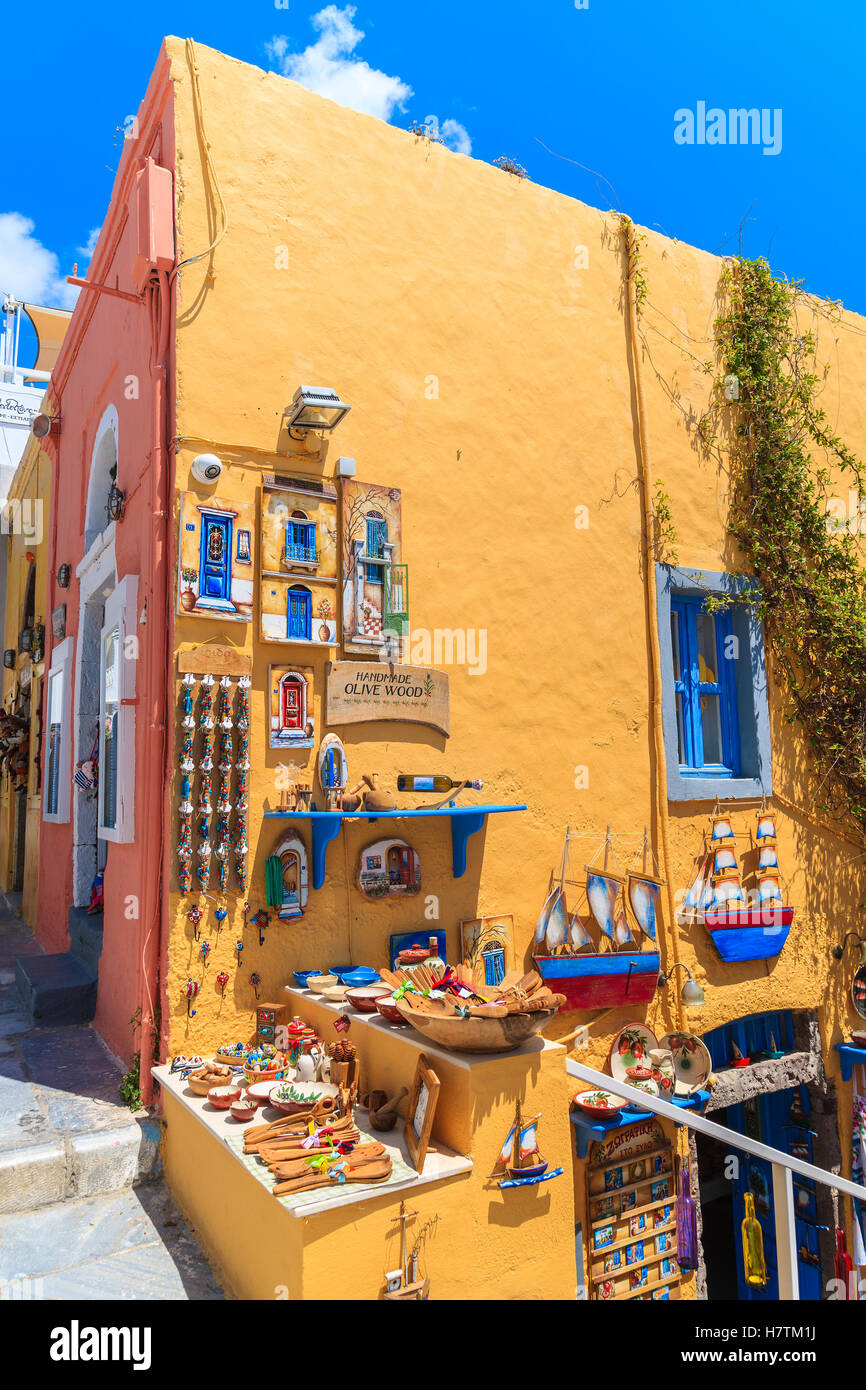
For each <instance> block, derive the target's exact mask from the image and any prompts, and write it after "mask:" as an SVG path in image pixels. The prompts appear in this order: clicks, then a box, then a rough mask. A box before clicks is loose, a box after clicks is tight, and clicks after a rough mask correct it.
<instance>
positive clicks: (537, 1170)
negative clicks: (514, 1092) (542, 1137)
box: [493, 1101, 562, 1187]
mask: <svg viewBox="0 0 866 1390" xmlns="http://www.w3.org/2000/svg"><path fill="white" fill-rule="evenodd" d="M540 1119H541V1116H540V1115H533V1116H532V1117H531V1118H530V1119H528V1120H524V1119H523V1118H522V1117H521V1114H520V1101H518V1102H517V1107H516V1111H515V1116H514V1124H513V1125H512V1126H511V1128H510V1130H509V1131H508V1137H507V1139H506V1140H505V1143H504V1144H503V1145H502V1148H501V1149H500V1151H499V1157H498V1158H497V1160H496V1165H495V1167H494V1170H493V1176H494V1177H495V1176H496V1174H497V1173H498V1172H501V1171H502V1170H503V1169H504V1171H505V1174H506V1176H505V1177H504V1178H502V1180H501V1181H500V1183H499V1186H500V1187H528V1186H530V1185H532V1184H534V1183H539V1182H549V1181H550V1179H551V1178H558V1177H559V1176H560V1175H561V1173H562V1169H561V1168H554V1169H553V1170H552V1171H551V1172H548V1168H549V1164H548V1162H547V1159H546V1158H544V1157H543V1156H542V1153H541V1150H540V1149H539V1147H538V1135H537V1129H538V1121H539V1120H540Z"/></svg>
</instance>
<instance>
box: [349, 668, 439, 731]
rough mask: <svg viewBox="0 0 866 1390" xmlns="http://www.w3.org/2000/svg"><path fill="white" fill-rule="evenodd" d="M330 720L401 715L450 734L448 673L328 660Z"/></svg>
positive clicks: (358, 721) (407, 720)
mask: <svg viewBox="0 0 866 1390" xmlns="http://www.w3.org/2000/svg"><path fill="white" fill-rule="evenodd" d="M327 692H328V723H329V724H363V723H366V722H368V721H369V720H371V719H398V720H401V721H403V722H405V723H409V724H429V725H430V726H431V727H432V728H434V729H439V730H440V732H441V733H443V734H445V735H446V737H447V736H448V735H449V734H450V732H451V729H450V711H449V694H448V677H447V676H446V675H445V673H444V672H443V671H434V670H432V669H431V668H430V667H427V666H395V665H389V664H387V663H385V662H377V663H375V664H373V665H366V664H361V663H359V662H356V661H329V662H328V680H327Z"/></svg>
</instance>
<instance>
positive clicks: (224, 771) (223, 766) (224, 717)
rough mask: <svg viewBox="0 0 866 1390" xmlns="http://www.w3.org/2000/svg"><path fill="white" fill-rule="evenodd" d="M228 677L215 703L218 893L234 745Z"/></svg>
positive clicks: (224, 875)
mask: <svg viewBox="0 0 866 1390" xmlns="http://www.w3.org/2000/svg"><path fill="white" fill-rule="evenodd" d="M231 683H232V682H231V677H230V676H223V677H222V679H221V681H220V692H219V698H218V701H217V726H218V728H219V731H220V758H219V762H218V763H217V771H218V772H219V775H220V792H219V799H218V801H217V830H216V845H215V850H216V857H217V868H218V873H219V889H220V892H221V893H224V892H225V890H226V883H227V882H228V872H229V817H230V816H231V813H232V803H231V801H230V799H229V797H230V793H231V778H232V758H233V755H234V744H233V739H232V729H233V728H234V725H233V724H232V718H231V699H230V696H229V690H230V689H231Z"/></svg>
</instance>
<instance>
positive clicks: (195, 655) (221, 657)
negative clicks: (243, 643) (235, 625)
mask: <svg viewBox="0 0 866 1390" xmlns="http://www.w3.org/2000/svg"><path fill="white" fill-rule="evenodd" d="M177 670H178V675H181V676H183V675H186V673H187V672H190V673H191V674H192V675H207V674H210V675H212V676H248V675H249V674H250V672H251V670H252V657H250V656H248V655H247V653H246V652H240V651H238V649H237V647H234V646H232V645H231V644H230V643H228V642H220V641H216V642H205V643H203V644H202V646H200V647H193V648H192V650H191V651H186V652H178V654H177Z"/></svg>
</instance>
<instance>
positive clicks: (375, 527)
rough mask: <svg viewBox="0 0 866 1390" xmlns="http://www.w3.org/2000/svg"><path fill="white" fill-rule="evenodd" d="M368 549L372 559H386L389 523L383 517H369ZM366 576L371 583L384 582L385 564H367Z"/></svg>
mask: <svg viewBox="0 0 866 1390" xmlns="http://www.w3.org/2000/svg"><path fill="white" fill-rule="evenodd" d="M366 539H367V551H366V554H367V556H368V557H369V558H370V559H378V560H384V558H385V543H386V541H387V540H388V523H387V521H385V520H384V519H383V518H382V517H368V518H367V538H366ZM364 569H365V577H366V579H367V580H368V581H369V582H370V583H371V584H384V582H385V566H384V565H370V564H368V565H365V567H364Z"/></svg>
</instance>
